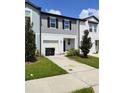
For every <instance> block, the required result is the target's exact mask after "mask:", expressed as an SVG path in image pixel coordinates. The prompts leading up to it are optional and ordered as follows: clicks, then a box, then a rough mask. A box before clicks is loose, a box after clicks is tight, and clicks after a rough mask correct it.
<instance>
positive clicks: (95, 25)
mask: <svg viewBox="0 0 124 93" xmlns="http://www.w3.org/2000/svg"><path fill="white" fill-rule="evenodd" d="M94 32H97V24H94Z"/></svg>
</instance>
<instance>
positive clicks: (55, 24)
mask: <svg viewBox="0 0 124 93" xmlns="http://www.w3.org/2000/svg"><path fill="white" fill-rule="evenodd" d="M48 27H51V28H58V19H57V18H56V17H48Z"/></svg>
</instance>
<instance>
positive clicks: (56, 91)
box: [25, 55, 99, 93]
mask: <svg viewBox="0 0 124 93" xmlns="http://www.w3.org/2000/svg"><path fill="white" fill-rule="evenodd" d="M48 58H49V59H50V60H52V61H53V62H54V63H55V64H57V65H58V66H60V67H61V68H63V69H65V70H66V71H67V72H68V73H69V74H64V75H58V76H53V77H48V78H42V79H36V80H30V81H26V87H25V88H26V93H70V92H71V91H74V90H77V89H81V88H86V87H93V88H94V90H95V93H99V91H98V89H99V78H98V77H99V71H98V69H95V68H93V67H90V66H87V65H85V64H81V63H78V62H76V61H73V60H70V59H68V58H66V57H64V56H63V55H57V56H49V57H48Z"/></svg>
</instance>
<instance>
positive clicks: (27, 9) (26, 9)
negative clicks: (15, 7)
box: [25, 8, 33, 23]
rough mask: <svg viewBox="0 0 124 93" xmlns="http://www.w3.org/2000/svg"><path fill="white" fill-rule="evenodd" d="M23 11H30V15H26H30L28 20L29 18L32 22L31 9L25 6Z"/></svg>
mask: <svg viewBox="0 0 124 93" xmlns="http://www.w3.org/2000/svg"><path fill="white" fill-rule="evenodd" d="M25 11H30V16H27V17H30V20H31V23H32V22H33V21H32V10H31V9H29V8H25ZM25 17H26V15H25Z"/></svg>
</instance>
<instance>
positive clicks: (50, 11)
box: [45, 9, 62, 15]
mask: <svg viewBox="0 0 124 93" xmlns="http://www.w3.org/2000/svg"><path fill="white" fill-rule="evenodd" d="M45 11H46V12H48V13H52V14H57V15H62V13H61V12H60V11H59V10H54V9H50V10H48V9H46V10H45Z"/></svg>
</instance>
